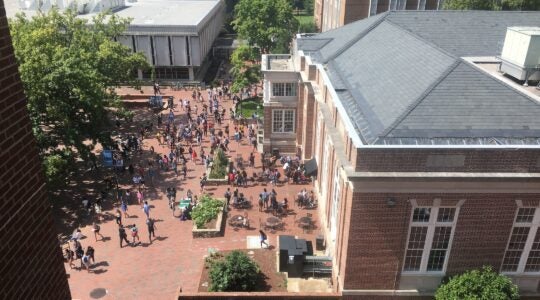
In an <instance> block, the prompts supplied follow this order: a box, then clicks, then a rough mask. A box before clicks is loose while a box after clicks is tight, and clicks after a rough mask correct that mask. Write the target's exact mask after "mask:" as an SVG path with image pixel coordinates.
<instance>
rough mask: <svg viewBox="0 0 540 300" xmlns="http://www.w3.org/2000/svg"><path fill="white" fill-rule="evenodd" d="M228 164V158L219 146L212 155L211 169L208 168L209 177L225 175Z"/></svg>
mask: <svg viewBox="0 0 540 300" xmlns="http://www.w3.org/2000/svg"><path fill="white" fill-rule="evenodd" d="M228 165H229V159H228V158H227V156H226V155H225V153H224V152H223V150H222V149H221V148H220V149H218V150H217V152H216V155H215V156H214V162H213V164H212V170H210V178H211V179H223V177H225V176H226V175H227V166H228Z"/></svg>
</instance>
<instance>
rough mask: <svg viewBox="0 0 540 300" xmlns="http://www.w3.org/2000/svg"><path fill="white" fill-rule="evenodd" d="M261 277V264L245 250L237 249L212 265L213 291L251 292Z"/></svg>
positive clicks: (211, 284)
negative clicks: (252, 258)
mask: <svg viewBox="0 0 540 300" xmlns="http://www.w3.org/2000/svg"><path fill="white" fill-rule="evenodd" d="M259 278H260V269H259V266H258V265H257V264H256V263H255V262H254V261H253V260H251V258H249V256H247V255H246V254H245V253H244V252H241V251H238V250H235V251H232V252H231V253H230V254H229V255H227V256H225V259H224V260H220V261H216V262H213V263H212V265H211V266H210V286H209V288H208V290H209V291H212V292H226V291H230V292H250V291H253V290H255V289H256V287H257V282H258V280H259Z"/></svg>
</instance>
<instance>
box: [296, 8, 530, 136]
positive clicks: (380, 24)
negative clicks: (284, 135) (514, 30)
mask: <svg viewBox="0 0 540 300" xmlns="http://www.w3.org/2000/svg"><path fill="white" fill-rule="evenodd" d="M510 26H540V12H488V11H459V12H457V11H392V12H388V13H385V14H381V15H377V16H375V17H372V18H368V19H365V20H361V21H357V22H354V23H351V24H349V25H346V26H343V27H341V28H338V29H334V30H331V31H327V32H324V33H320V34H317V35H312V36H309V37H302V38H299V39H298V40H297V47H298V49H300V50H303V51H304V53H306V54H307V55H310V56H311V57H312V59H313V60H314V61H316V62H318V63H321V64H322V65H323V66H324V68H325V69H326V72H327V74H328V76H329V78H330V80H331V82H332V85H333V87H334V89H335V90H336V92H337V94H338V96H339V98H340V101H341V102H342V104H343V106H344V107H347V114H348V115H349V117H350V119H351V121H352V123H353V126H354V127H355V130H356V131H357V132H358V133H359V135H360V137H361V139H362V140H363V142H364V143H366V144H386V145H388V144H467V145H470V144H508V143H517V144H535V145H540V103H538V102H537V101H535V100H534V99H532V98H529V97H528V96H526V95H525V94H522V93H521V92H519V91H517V90H515V89H514V88H512V87H510V86H508V85H506V84H505V83H502V82H500V81H498V80H496V79H494V78H492V77H491V76H490V75H488V74H486V73H484V72H482V71H479V70H477V69H476V68H475V67H473V66H471V65H469V63H468V62H465V61H464V60H463V59H462V58H461V57H471V56H476V57H478V56H497V55H500V53H501V49H502V44H503V42H504V37H505V34H506V28H507V27H510Z"/></svg>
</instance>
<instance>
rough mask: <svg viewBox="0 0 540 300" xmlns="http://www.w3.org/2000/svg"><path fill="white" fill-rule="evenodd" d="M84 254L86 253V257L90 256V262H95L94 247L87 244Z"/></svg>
mask: <svg viewBox="0 0 540 300" xmlns="http://www.w3.org/2000/svg"><path fill="white" fill-rule="evenodd" d="M86 255H88V257H89V258H90V261H91V262H92V264H95V263H96V258H95V257H94V247H92V246H88V247H87V248H86Z"/></svg>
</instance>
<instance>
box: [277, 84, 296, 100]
mask: <svg viewBox="0 0 540 300" xmlns="http://www.w3.org/2000/svg"><path fill="white" fill-rule="evenodd" d="M296 85H297V83H296V82H272V84H271V87H272V97H296V95H297V94H298V93H297V86H296ZM288 87H290V89H289V90H288V89H287V88H288ZM275 88H277V89H278V91H279V92H282V94H280V93H277V94H276V93H275V92H276V91H275V90H274V89H275Z"/></svg>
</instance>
